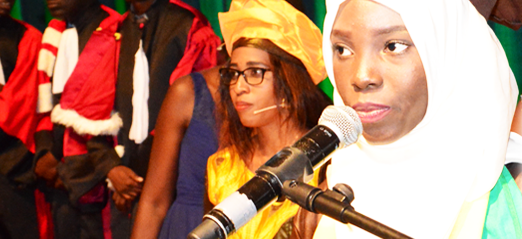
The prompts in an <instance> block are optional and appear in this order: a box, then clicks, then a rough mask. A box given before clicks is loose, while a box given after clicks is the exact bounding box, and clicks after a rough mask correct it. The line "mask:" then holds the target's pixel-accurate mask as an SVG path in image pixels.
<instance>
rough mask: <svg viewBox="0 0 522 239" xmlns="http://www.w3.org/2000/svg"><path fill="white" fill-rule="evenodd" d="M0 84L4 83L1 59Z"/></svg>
mask: <svg viewBox="0 0 522 239" xmlns="http://www.w3.org/2000/svg"><path fill="white" fill-rule="evenodd" d="M0 85H5V75H4V67H2V62H1V61H0Z"/></svg>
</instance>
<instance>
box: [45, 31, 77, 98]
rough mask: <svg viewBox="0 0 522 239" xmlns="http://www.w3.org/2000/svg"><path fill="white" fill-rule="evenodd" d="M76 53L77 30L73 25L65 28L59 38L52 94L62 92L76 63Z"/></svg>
mask: <svg viewBox="0 0 522 239" xmlns="http://www.w3.org/2000/svg"><path fill="white" fill-rule="evenodd" d="M78 54H79V46H78V32H77V31H76V28H75V27H73V28H69V29H66V30H65V31H64V32H63V34H62V37H61V39H60V46H59V47H58V54H57V56H56V65H55V66H54V74H53V83H52V88H53V94H60V93H62V92H63V89H64V87H65V84H66V83H67V80H68V79H69V77H70V76H71V74H72V72H73V71H74V68H75V67H76V63H78Z"/></svg>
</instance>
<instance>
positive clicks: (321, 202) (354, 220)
mask: <svg viewBox="0 0 522 239" xmlns="http://www.w3.org/2000/svg"><path fill="white" fill-rule="evenodd" d="M283 195H284V196H285V197H286V198H287V199H289V200H290V201H292V202H294V203H296V204H298V205H299V206H301V207H302V208H304V209H306V210H308V211H311V212H313V213H319V214H324V215H326V216H328V217H331V218H333V219H335V220H337V221H340V222H342V223H345V224H346V223H350V224H353V225H354V226H357V227H359V228H361V229H363V230H365V231H367V232H369V233H372V234H374V235H376V236H378V237H380V238H393V239H407V238H410V239H411V237H409V236H406V235H404V234H402V233H400V232H398V231H396V230H394V229H392V228H390V227H388V226H386V225H384V224H381V223H379V222H377V221H375V220H373V219H371V218H369V217H366V216H364V215H362V214H360V213H358V212H356V211H355V210H354V209H353V207H352V206H351V202H352V201H353V199H354V196H353V190H352V189H351V188H350V186H348V185H346V184H337V185H335V187H334V188H333V191H332V190H329V189H328V190H326V191H323V190H321V189H320V188H316V187H313V186H310V185H308V184H306V183H304V182H299V181H296V180H287V181H285V182H284V183H283Z"/></svg>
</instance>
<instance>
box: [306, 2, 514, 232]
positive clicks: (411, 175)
mask: <svg viewBox="0 0 522 239" xmlns="http://www.w3.org/2000/svg"><path fill="white" fill-rule="evenodd" d="M343 2H344V1H343V0H331V1H330V0H327V3H326V6H327V15H326V18H325V24H324V40H323V54H324V57H325V65H326V68H327V72H328V75H329V77H330V80H332V82H333V84H334V86H335V79H334V75H333V66H332V59H333V58H332V47H331V42H330V34H331V32H332V26H333V23H334V20H335V17H336V14H337V12H338V9H339V5H340V4H341V3H343ZM376 2H379V3H381V4H383V5H384V6H387V7H389V8H390V9H392V10H394V11H396V12H398V13H399V14H400V15H401V17H402V20H403V21H404V23H405V25H406V28H407V29H408V32H409V34H410V36H411V38H412V40H413V42H414V44H415V46H416V48H417V50H418V52H419V55H420V58H421V60H422V63H423V66H424V69H425V72H426V78H427V86H428V108H427V111H426V115H425V116H424V118H423V120H422V121H421V122H420V123H419V124H418V125H417V126H416V127H415V128H414V129H413V130H412V131H411V132H410V133H408V134H407V135H406V136H404V137H402V138H401V139H399V140H397V141H395V142H393V143H390V144H387V145H380V146H375V145H370V144H368V143H367V142H366V140H365V139H364V137H361V138H360V140H359V141H358V143H357V144H356V145H353V146H351V147H348V148H347V149H344V150H340V151H338V152H337V153H335V154H334V156H333V159H332V164H331V165H330V166H329V167H328V172H327V175H328V176H327V178H328V183H329V186H330V187H331V186H333V185H335V184H336V183H341V182H342V183H346V184H348V185H350V186H351V187H352V189H353V190H354V194H355V200H354V201H353V203H352V205H353V206H354V207H355V210H357V211H358V212H360V213H362V214H364V215H366V216H369V217H371V218H373V219H375V220H377V221H379V222H381V223H384V224H386V225H388V226H390V227H392V228H394V229H396V230H398V231H400V232H403V233H405V234H406V235H408V236H410V237H413V238H447V237H448V236H449V234H450V233H451V230H452V228H453V224H454V223H455V221H456V219H457V215H458V213H459V211H460V208H461V206H462V204H463V203H464V202H465V201H472V200H474V199H477V198H479V197H481V196H482V195H484V194H485V193H487V192H489V191H490V190H491V189H492V188H493V186H494V185H495V183H496V181H497V179H498V177H499V175H500V174H501V171H502V168H503V166H504V160H505V156H506V147H507V138H508V136H509V129H510V125H511V120H512V118H513V113H514V109H515V106H516V102H517V97H518V88H517V85H516V81H515V78H514V76H513V73H512V72H511V69H510V68H509V65H508V62H507V58H506V56H505V53H504V51H503V49H502V46H501V45H500V43H499V41H498V39H497V37H496V36H495V34H494V33H493V31H492V30H491V29H490V28H489V26H488V25H487V23H486V20H485V19H484V18H483V17H482V16H481V15H480V14H479V13H478V12H477V11H476V9H475V8H474V6H473V5H472V4H471V3H470V2H469V0H437V1H433V0H376ZM384 84H386V82H384ZM334 102H335V103H336V104H343V103H342V100H341V98H340V96H339V94H338V92H337V91H336V92H335V96H334ZM323 218H324V217H323ZM350 228H352V229H353V230H350V229H349V227H348V226H346V225H344V224H341V223H336V225H335V233H336V235H337V238H374V236H373V235H371V234H369V233H367V232H365V231H363V230H361V229H359V228H356V227H353V226H352V227H350ZM318 230H319V229H318ZM315 238H325V237H322V235H316V236H315Z"/></svg>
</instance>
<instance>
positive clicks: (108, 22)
mask: <svg viewBox="0 0 522 239" xmlns="http://www.w3.org/2000/svg"><path fill="white" fill-rule="evenodd" d="M101 8H102V9H103V11H105V12H106V13H108V17H106V18H105V19H104V20H103V21H101V23H100V25H99V27H98V28H97V29H96V31H94V32H93V33H92V35H91V36H90V38H89V40H88V41H87V43H86V45H85V48H84V49H83V51H82V52H81V53H80V55H79V58H78V63H77V65H76V67H75V68H74V70H73V72H72V74H71V75H70V77H69V78H68V80H67V82H66V83H65V87H64V89H63V92H62V93H61V97H56V96H54V99H55V102H54V106H53V105H51V104H50V102H53V100H52V97H53V95H52V93H51V84H50V83H49V79H50V78H51V77H52V72H53V68H54V63H55V59H56V54H57V48H58V46H59V43H60V38H61V33H62V32H63V31H64V30H65V22H62V21H56V20H53V21H51V23H50V24H49V27H48V29H46V31H45V32H44V44H43V47H42V51H41V52H40V59H43V60H42V61H41V65H40V67H39V70H40V72H39V75H40V94H39V107H38V112H39V125H38V130H39V132H37V134H36V140H37V155H39V156H42V155H44V154H45V153H47V152H52V153H53V155H55V157H56V158H57V159H58V160H60V163H59V165H58V167H57V171H58V175H59V177H60V179H61V180H62V181H63V183H64V186H65V188H66V190H67V197H68V199H69V202H68V203H69V204H70V205H69V206H72V207H73V208H74V210H76V211H77V212H76V213H79V214H82V215H83V214H85V213H90V214H92V213H101V210H102V209H103V208H104V207H105V205H106V202H107V200H108V197H107V190H106V185H105V177H106V175H107V173H108V171H109V170H110V169H112V168H113V167H114V166H115V165H118V164H119V160H117V161H113V159H118V158H117V157H114V155H112V154H116V153H115V151H114V150H113V146H114V142H113V137H114V136H115V135H116V134H117V132H118V130H119V128H120V127H121V119H120V118H119V116H118V114H117V113H113V112H112V111H113V104H114V97H115V85H116V76H117V66H118V54H119V39H120V35H119V33H118V27H119V25H120V23H121V21H122V17H121V15H120V14H118V13H117V12H115V11H113V10H112V9H110V8H107V7H105V6H101ZM46 36H49V37H48V38H46ZM57 98H59V102H56V99H57ZM40 103H41V104H40ZM50 109H52V111H51V113H50V114H49V112H50ZM51 122H52V123H51ZM60 129H61V130H60ZM49 142H52V143H49ZM39 146H40V147H39ZM58 193H59V192H58ZM54 197H55V198H56V196H54ZM60 203H61V204H63V202H57V201H53V202H52V204H53V208H55V207H57V206H55V204H60ZM53 214H55V215H54V219H55V220H54V223H55V232H56V233H60V231H61V228H64V227H69V225H68V223H69V224H70V223H74V222H71V221H65V220H67V219H66V216H65V218H64V216H61V215H56V214H57V213H56V212H54V209H53ZM100 215H101V214H100ZM57 220H59V221H57ZM104 226H105V225H104ZM56 227H60V228H59V229H56ZM62 236H63V235H62Z"/></svg>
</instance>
